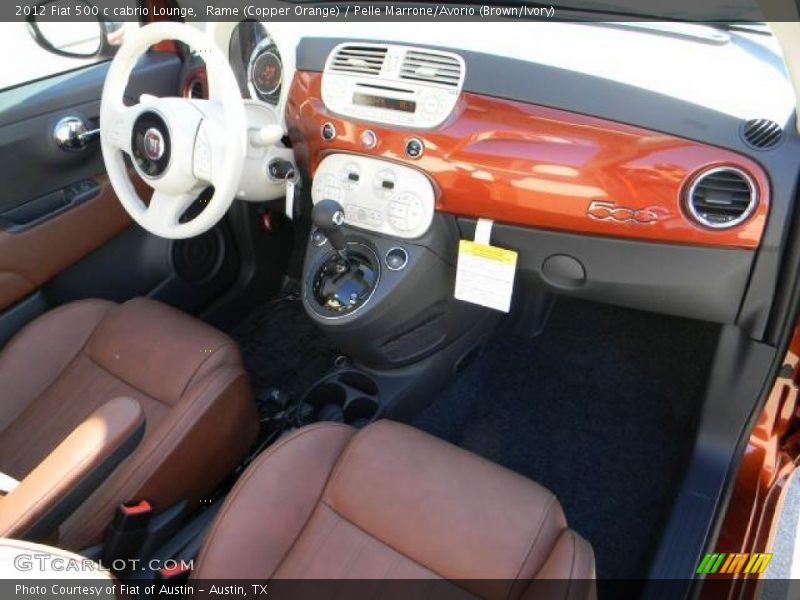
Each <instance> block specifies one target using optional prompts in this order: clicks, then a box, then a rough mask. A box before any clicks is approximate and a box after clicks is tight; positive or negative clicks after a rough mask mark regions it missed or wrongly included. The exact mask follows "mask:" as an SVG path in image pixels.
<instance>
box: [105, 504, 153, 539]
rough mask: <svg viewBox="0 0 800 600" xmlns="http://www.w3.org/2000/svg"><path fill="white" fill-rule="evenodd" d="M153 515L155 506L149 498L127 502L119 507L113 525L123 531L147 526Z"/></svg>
mask: <svg viewBox="0 0 800 600" xmlns="http://www.w3.org/2000/svg"><path fill="white" fill-rule="evenodd" d="M152 516H153V507H152V505H151V504H150V503H149V502H148V501H147V500H140V501H139V502H126V503H124V504H120V505H119V506H118V507H117V512H116V514H115V515H114V521H113V526H114V528H116V529H117V530H119V531H122V532H124V531H132V530H134V529H141V528H144V527H147V524H148V523H149V522H150V517H152Z"/></svg>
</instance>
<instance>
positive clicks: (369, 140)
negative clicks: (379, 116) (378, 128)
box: [361, 129, 378, 150]
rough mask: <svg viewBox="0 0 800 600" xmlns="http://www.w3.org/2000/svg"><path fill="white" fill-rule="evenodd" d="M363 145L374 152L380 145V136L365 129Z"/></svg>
mask: <svg viewBox="0 0 800 600" xmlns="http://www.w3.org/2000/svg"><path fill="white" fill-rule="evenodd" d="M361 145H362V146H364V148H366V149H367V150H372V149H373V148H374V147H375V146H377V145H378V135H377V134H376V133H375V132H374V131H372V129H365V130H364V131H363V132H362V133H361Z"/></svg>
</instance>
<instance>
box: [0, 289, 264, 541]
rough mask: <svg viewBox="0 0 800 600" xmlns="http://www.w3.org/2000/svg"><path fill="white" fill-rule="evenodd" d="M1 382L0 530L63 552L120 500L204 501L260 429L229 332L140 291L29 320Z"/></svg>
mask: <svg viewBox="0 0 800 600" xmlns="http://www.w3.org/2000/svg"><path fill="white" fill-rule="evenodd" d="M0 390H1V392H0V394H2V396H1V397H0V487H3V482H5V487H6V488H7V489H5V491H6V492H7V493H6V494H5V495H3V490H0V536H4V537H16V538H22V539H28V540H30V541H42V540H46V541H48V542H49V543H51V544H55V543H58V545H59V546H61V547H63V548H67V549H75V550H77V549H81V548H84V547H86V546H89V545H91V544H95V543H97V542H99V541H101V539H102V536H103V533H104V531H105V529H106V527H107V526H108V525H109V524H110V523H111V521H112V519H113V517H114V514H115V511H116V510H117V507H118V506H119V505H120V504H121V503H124V502H131V501H139V500H147V501H148V502H149V503H150V505H151V506H152V507H153V509H154V510H156V511H159V510H163V509H166V508H168V507H171V506H174V505H175V504H177V503H179V502H181V501H187V502H188V503H189V505H190V506H191V505H193V504H196V503H198V502H199V501H201V500H203V499H204V498H205V497H207V494H209V493H211V492H212V491H213V490H214V489H215V487H216V486H217V485H218V484H219V483H220V482H221V481H222V480H223V479H224V478H225V477H226V476H227V475H228V474H229V473H230V472H231V471H232V470H233V469H234V468H235V467H236V465H237V464H238V463H239V461H240V460H241V459H242V457H243V456H244V455H245V453H246V452H247V450H248V449H249V447H250V446H251V444H252V443H253V442H254V440H255V438H256V435H257V432H258V415H257V411H256V408H255V403H254V402H253V399H252V395H251V391H250V386H249V382H248V379H247V375H246V373H245V370H244V368H243V366H242V361H241V357H240V355H239V350H238V348H237V346H236V344H235V343H234V342H233V340H231V339H230V338H228V337H227V336H226V335H224V334H223V333H222V332H220V331H218V330H216V329H214V328H213V327H211V326H209V325H206V324H204V323H202V322H200V321H198V320H197V319H194V318H192V317H190V316H188V315H186V314H184V313H182V312H180V311H178V310H176V309H174V308H171V307H169V306H166V305H164V304H161V303H159V302H156V301H153V300H149V299H145V298H137V299H134V300H130V301H128V302H125V303H124V304H115V303H113V302H108V301H105V300H83V301H79V302H74V303H71V304H67V305H64V306H62V307H60V308H57V309H55V310H52V311H50V312H48V313H46V314H44V315H42V316H41V317H39V318H38V319H36V320H34V321H33V322H32V323H30V324H29V325H27V326H26V327H25V328H24V329H23V330H22V331H21V332H20V333H18V334H17V335H16V336H15V337H14V338H13V339H12V340H11V342H9V343H8V345H7V346H6V348H5V349H4V350H3V351H2V353H0ZM4 475H5V477H4Z"/></svg>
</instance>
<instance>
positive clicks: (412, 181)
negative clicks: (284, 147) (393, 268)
mask: <svg viewBox="0 0 800 600" xmlns="http://www.w3.org/2000/svg"><path fill="white" fill-rule="evenodd" d="M326 198H327V199H331V200H336V201H337V202H338V203H339V204H341V205H342V206H343V207H344V213H345V223H346V224H347V225H350V226H351V227H358V228H361V229H365V230H367V231H374V232H377V233H384V234H387V235H391V236H395V237H400V238H406V239H412V238H417V237H420V236H421V235H423V234H424V233H425V232H426V231H428V228H429V227H430V225H431V221H432V220H433V213H434V208H435V194H434V190H433V185H432V184H431V182H430V180H429V179H428V178H427V177H426V176H425V175H423V174H422V173H421V172H419V171H417V170H416V169H412V168H410V167H406V166H404V165H398V164H395V163H392V162H389V161H385V160H380V159H376V158H369V157H366V156H356V155H352V154H331V155H330V156H327V157H326V158H325V159H324V160H323V161H322V162H321V163H320V165H319V168H318V169H317V172H316V173H315V174H314V183H313V185H312V188H311V199H312V201H313V202H314V204H316V203H317V202H320V201H321V200H324V199H326Z"/></svg>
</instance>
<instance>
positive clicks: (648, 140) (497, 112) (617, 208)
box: [286, 71, 769, 248]
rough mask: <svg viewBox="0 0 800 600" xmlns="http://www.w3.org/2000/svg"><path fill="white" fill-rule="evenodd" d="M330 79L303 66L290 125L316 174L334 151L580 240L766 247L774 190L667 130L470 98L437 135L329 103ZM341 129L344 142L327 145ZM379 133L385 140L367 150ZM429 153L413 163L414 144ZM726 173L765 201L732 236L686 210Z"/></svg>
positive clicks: (475, 206) (491, 212)
mask: <svg viewBox="0 0 800 600" xmlns="http://www.w3.org/2000/svg"><path fill="white" fill-rule="evenodd" d="M321 81H322V74H321V73H317V72H308V71H299V72H298V73H297V74H296V75H295V78H294V80H293V82H292V87H291V90H290V94H289V101H288V104H287V113H286V114H287V124H288V126H289V132H290V136H291V137H292V142H293V144H294V147H295V153H296V156H297V157H298V160H299V161H300V163H301V165H303V166H304V167H305V168H307V169H309V171H310V172H311V173H312V174H313V172H314V170H315V169H316V168H317V166H318V164H319V162H320V161H321V159H322V158H323V157H324V156H325V155H326V154H328V153H330V152H355V153H359V154H364V155H367V156H373V157H381V158H384V159H387V160H392V161H397V162H400V163H403V164H406V165H409V166H412V167H415V168H418V169H420V170H421V171H423V172H424V173H426V174H427V176H428V177H429V178H430V179H431V180H432V181H433V182H434V187H435V188H436V190H437V204H436V208H437V210H439V211H441V212H446V213H451V214H454V215H460V216H467V217H484V218H488V219H494V220H496V221H498V222H503V223H509V224H517V225H524V226H531V227H538V228H544V229H553V230H561V231H567V232H571V233H579V234H592V235H605V236H615V237H621V238H635V239H641V240H650V241H658V242H667V243H680V244H694V245H709V246H727V247H736V248H756V247H758V245H759V242H760V240H761V235H762V233H763V230H764V226H765V223H766V219H767V213H768V209H769V183H768V179H767V176H766V174H765V173H764V171H763V169H762V168H761V167H760V166H759V165H758V164H757V163H755V162H754V161H752V160H750V159H748V158H746V157H744V156H741V155H739V154H736V153H734V152H731V151H728V150H724V149H721V148H717V147H714V146H709V145H705V144H701V143H698V142H693V141H691V140H686V139H683V138H678V137H674V136H670V135H667V134H664V133H658V132H654V131H647V130H644V129H640V128H637V127H632V126H628V125H623V124H620V123H616V122H610V121H605V120H602V119H598V118H594V117H588V116H584V115H580V114H576V113H570V112H566V111H561V110H556V109H552V108H546V107H542V106H536V105H531V104H525V103H521V102H515V101H510V100H503V99H499V98H493V97H488V96H481V95H476V94H471V93H462V95H461V98H460V99H459V102H458V104H457V106H456V109H455V111H454V113H453V115H451V116H450V118H449V119H448V120H447V121H445V123H444V124H443V125H441V126H440V127H439V128H437V129H435V130H425V131H422V130H407V129H402V128H398V127H394V126H383V125H379V124H377V123H371V122H365V121H357V120H354V119H349V118H343V117H340V116H338V115H336V114H334V113H331V112H330V111H328V110H327V108H326V107H325V104H324V103H323V101H322V96H321ZM328 122H329V123H331V124H333V126H334V128H335V129H336V133H337V135H336V137H335V139H333V140H331V141H325V140H323V138H322V136H321V129H322V126H323V124H325V123H328ZM367 129H371V130H372V131H373V132H374V133H375V134H376V135H377V140H378V142H377V145H375V147H374V148H372V149H365V148H364V147H363V145H362V142H361V135H362V133H363V132H364V131H365V130H367ZM412 137H415V138H418V139H420V140H422V142H423V143H424V145H425V151H424V154H423V155H422V156H421V157H419V158H417V159H416V160H415V159H411V158H409V157H407V156H406V153H405V147H406V143H407V141H408V139H409V138H412ZM718 166H730V167H735V168H737V169H739V170H741V171H744V172H745V173H747V174H748V175H749V176H750V179H751V180H752V181H753V182H754V184H755V187H756V188H757V190H756V192H757V196H758V204H757V206H756V208H755V210H754V211H753V212H752V214H751V215H750V217H749V218H748V219H746V220H745V221H743V222H742V223H740V224H738V225H736V226H733V227H730V228H728V229H724V230H720V229H712V228H709V227H705V226H703V225H700V224H699V223H697V222H696V221H694V220H693V219H692V217H690V216H689V214H688V212H687V209H686V208H685V195H686V194H687V191H688V189H689V188H690V186H691V184H692V182H693V180H694V178H695V177H696V176H697V175H698V174H699V173H700V172H702V171H705V170H707V169H710V168H713V167H718Z"/></svg>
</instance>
